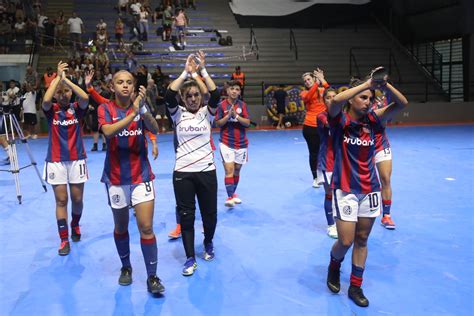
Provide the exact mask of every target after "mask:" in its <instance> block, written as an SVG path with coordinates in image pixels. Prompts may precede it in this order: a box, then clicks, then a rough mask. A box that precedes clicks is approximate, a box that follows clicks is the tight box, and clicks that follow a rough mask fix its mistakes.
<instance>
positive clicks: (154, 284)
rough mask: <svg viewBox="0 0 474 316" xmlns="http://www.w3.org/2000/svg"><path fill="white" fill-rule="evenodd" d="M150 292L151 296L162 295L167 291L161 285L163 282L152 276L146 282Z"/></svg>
mask: <svg viewBox="0 0 474 316" xmlns="http://www.w3.org/2000/svg"><path fill="white" fill-rule="evenodd" d="M146 285H147V288H148V292H150V293H151V294H161V293H163V292H164V291H165V287H164V286H163V284H161V280H160V278H159V277H157V276H156V275H150V276H149V277H148V279H147V280H146Z"/></svg>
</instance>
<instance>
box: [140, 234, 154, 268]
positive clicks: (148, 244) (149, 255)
mask: <svg viewBox="0 0 474 316" xmlns="http://www.w3.org/2000/svg"><path fill="white" fill-rule="evenodd" d="M140 244H141V246H142V253H143V259H144V260H145V266H146V272H147V274H148V276H151V275H156V266H157V263H158V247H157V246H156V238H155V236H153V238H151V239H143V238H140Z"/></svg>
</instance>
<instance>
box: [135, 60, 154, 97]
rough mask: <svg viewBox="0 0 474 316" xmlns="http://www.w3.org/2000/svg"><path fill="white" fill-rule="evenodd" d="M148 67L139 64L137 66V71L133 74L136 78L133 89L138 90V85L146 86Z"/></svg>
mask: <svg viewBox="0 0 474 316" xmlns="http://www.w3.org/2000/svg"><path fill="white" fill-rule="evenodd" d="M148 75H149V74H148V68H147V67H146V66H145V65H140V66H138V68H137V72H136V74H135V79H136V86H135V89H136V91H138V88H139V87H140V86H144V87H146V86H147V85H148V79H150V78H151V76H150V78H148Z"/></svg>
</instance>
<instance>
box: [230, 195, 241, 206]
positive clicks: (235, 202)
mask: <svg viewBox="0 0 474 316" xmlns="http://www.w3.org/2000/svg"><path fill="white" fill-rule="evenodd" d="M232 201H234V204H241V203H242V200H241V199H239V197H238V196H237V194H235V193H234V195H233V196H232Z"/></svg>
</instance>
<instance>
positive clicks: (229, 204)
mask: <svg viewBox="0 0 474 316" xmlns="http://www.w3.org/2000/svg"><path fill="white" fill-rule="evenodd" d="M224 205H225V206H227V207H234V205H235V202H234V199H233V198H230V197H228V198H227V200H225V203H224Z"/></svg>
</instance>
